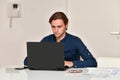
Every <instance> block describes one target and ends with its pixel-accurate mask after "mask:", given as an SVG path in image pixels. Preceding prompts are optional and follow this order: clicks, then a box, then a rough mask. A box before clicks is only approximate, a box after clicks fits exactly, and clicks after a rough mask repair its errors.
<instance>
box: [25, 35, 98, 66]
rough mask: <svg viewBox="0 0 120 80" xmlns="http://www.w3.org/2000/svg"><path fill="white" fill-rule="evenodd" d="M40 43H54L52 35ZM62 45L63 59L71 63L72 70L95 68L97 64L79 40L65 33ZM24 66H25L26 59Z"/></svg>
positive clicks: (54, 39)
mask: <svg viewBox="0 0 120 80" xmlns="http://www.w3.org/2000/svg"><path fill="white" fill-rule="evenodd" d="M41 42H56V38H55V36H54V34H51V35H49V36H46V37H44V38H43V39H42V40H41ZM60 42H62V43H64V50H65V51H64V59H65V60H66V61H72V62H73V67H74V68H83V67H97V62H96V60H95V58H94V57H93V56H92V54H91V53H90V51H89V50H88V49H87V47H86V46H85V45H84V43H83V42H82V41H81V39H80V38H78V37H76V36H73V35H71V34H68V33H66V35H65V37H64V38H63V39H62V40H61V41H60ZM80 57H82V60H80ZM24 64H25V65H27V59H25V61H24Z"/></svg>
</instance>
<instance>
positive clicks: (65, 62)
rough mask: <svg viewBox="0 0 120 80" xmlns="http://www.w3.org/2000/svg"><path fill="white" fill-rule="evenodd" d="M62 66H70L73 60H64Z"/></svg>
mask: <svg viewBox="0 0 120 80" xmlns="http://www.w3.org/2000/svg"><path fill="white" fill-rule="evenodd" d="M64 66H68V67H72V66H73V62H72V61H64Z"/></svg>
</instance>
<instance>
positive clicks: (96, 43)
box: [0, 0, 120, 66]
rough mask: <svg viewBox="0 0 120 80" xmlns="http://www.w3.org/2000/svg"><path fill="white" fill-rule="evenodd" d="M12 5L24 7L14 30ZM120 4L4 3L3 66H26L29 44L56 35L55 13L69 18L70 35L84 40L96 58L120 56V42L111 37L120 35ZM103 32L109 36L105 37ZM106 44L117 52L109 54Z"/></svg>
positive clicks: (92, 0)
mask: <svg viewBox="0 0 120 80" xmlns="http://www.w3.org/2000/svg"><path fill="white" fill-rule="evenodd" d="M10 1H13V2H14V1H17V2H20V3H21V18H14V19H13V22H12V23H13V24H12V28H10V27H9V18H8V15H7V4H8V2H10ZM119 4H120V2H119V0H114V1H113V0H0V66H7V65H20V66H21V65H23V60H24V57H25V56H26V54H27V53H26V42H27V41H40V40H41V38H43V37H44V36H45V35H48V34H49V33H52V32H51V29H50V25H49V23H48V19H49V17H50V16H51V15H52V14H53V13H54V12H55V11H63V12H65V13H66V14H67V15H68V18H69V19H70V22H69V28H68V32H70V33H73V34H75V35H77V36H78V37H80V38H81V39H82V40H83V42H84V43H85V44H86V45H87V47H88V48H89V50H90V51H91V52H92V54H93V55H94V56H95V57H97V56H108V55H109V54H110V56H120V54H119V53H118V51H119V52H120V49H119V48H118V46H119V47H120V45H119V44H120V41H119V44H118V39H117V38H116V36H112V37H111V36H110V35H109V32H110V31H111V30H113V31H116V30H118V31H120V15H119V13H120V10H119V9H120V6H119ZM111 5H113V6H111ZM109 12H110V14H108V13H109ZM104 13H105V14H104ZM106 22H107V24H106ZM109 23H111V24H112V25H111V24H109ZM109 27H113V28H112V29H109ZM104 28H105V29H104ZM101 30H103V31H104V32H105V31H107V33H101ZM101 34H102V35H101ZM106 36H107V37H108V36H109V37H110V39H112V40H115V43H112V44H111V43H110V42H107V41H108V40H109V38H107V37H106ZM118 38H119V36H118ZM100 39H102V40H100ZM112 40H111V42H112ZM119 40H120V39H119ZM103 44H105V45H110V44H111V45H114V44H115V47H114V50H112V49H113V47H110V48H109V49H111V50H112V51H113V52H110V53H109V50H107V48H106V47H105V46H103ZM116 44H117V46H116ZM116 47H117V48H116ZM114 51H115V52H114ZM116 52H117V53H116ZM106 53H107V54H106ZM114 53H116V54H114Z"/></svg>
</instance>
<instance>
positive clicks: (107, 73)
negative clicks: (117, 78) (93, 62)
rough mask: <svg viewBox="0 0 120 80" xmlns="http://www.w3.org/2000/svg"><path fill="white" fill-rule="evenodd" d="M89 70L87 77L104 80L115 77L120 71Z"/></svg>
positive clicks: (115, 69)
mask: <svg viewBox="0 0 120 80" xmlns="http://www.w3.org/2000/svg"><path fill="white" fill-rule="evenodd" d="M87 69H88V72H87V73H86V75H90V76H92V77H102V78H106V77H110V76H114V75H116V74H117V72H118V71H119V69H117V68H87Z"/></svg>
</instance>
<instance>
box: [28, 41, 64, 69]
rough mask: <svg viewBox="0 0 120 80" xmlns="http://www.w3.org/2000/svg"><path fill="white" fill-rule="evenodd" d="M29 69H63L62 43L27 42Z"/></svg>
mask: <svg viewBox="0 0 120 80" xmlns="http://www.w3.org/2000/svg"><path fill="white" fill-rule="evenodd" d="M27 57H28V68H29V69H30V70H65V69H66V68H65V67H64V44H63V43H56V42H27Z"/></svg>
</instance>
